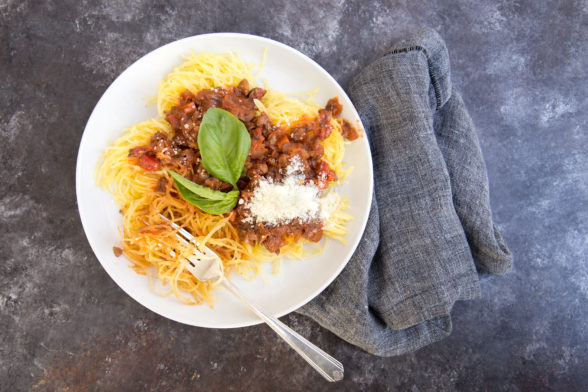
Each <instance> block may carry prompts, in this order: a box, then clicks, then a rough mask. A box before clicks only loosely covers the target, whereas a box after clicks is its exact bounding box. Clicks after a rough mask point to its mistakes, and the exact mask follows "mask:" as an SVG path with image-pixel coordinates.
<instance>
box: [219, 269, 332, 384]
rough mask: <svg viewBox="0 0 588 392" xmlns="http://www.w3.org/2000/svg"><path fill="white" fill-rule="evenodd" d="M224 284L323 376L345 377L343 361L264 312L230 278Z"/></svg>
mask: <svg viewBox="0 0 588 392" xmlns="http://www.w3.org/2000/svg"><path fill="white" fill-rule="evenodd" d="M223 284H224V285H225V287H226V288H227V289H229V291H231V292H232V293H233V294H234V295H235V296H236V297H237V298H239V299H240V300H241V301H242V302H243V303H244V304H246V305H247V306H248V307H249V309H251V310H252V311H253V312H254V313H255V314H257V315H258V316H259V317H260V318H261V319H262V320H263V321H265V322H266V324H267V325H269V326H270V327H271V329H273V330H274V331H275V332H276V333H277V334H278V335H280V337H281V338H282V339H284V340H285V341H286V343H288V344H289V345H290V347H292V348H293V349H294V350H296V352H297V353H298V354H300V356H302V358H304V359H305V360H306V362H308V363H309V364H310V365H311V366H312V367H313V368H314V369H315V370H316V371H317V372H319V373H320V374H321V376H323V377H324V378H325V379H327V380H328V381H339V380H342V379H343V364H341V362H339V361H337V360H336V359H335V358H333V357H331V356H330V355H329V354H327V353H326V352H324V351H323V350H321V349H320V348H318V347H317V346H315V345H314V344H312V343H310V342H309V341H308V340H306V339H305V338H303V337H302V336H300V335H299V334H298V333H296V332H295V331H294V330H292V329H291V328H290V327H288V326H287V325H286V324H284V323H282V322H281V321H280V320H278V319H277V318H275V317H274V316H272V315H270V314H268V313H266V312H264V311H263V310H262V309H261V308H260V307H259V305H257V304H255V303H254V302H252V301H250V300H249V299H248V298H247V297H246V296H245V294H244V293H243V292H242V291H241V290H240V289H239V288H238V287H237V286H235V285H234V284H233V283H232V282H231V281H230V280H229V279H224V280H223Z"/></svg>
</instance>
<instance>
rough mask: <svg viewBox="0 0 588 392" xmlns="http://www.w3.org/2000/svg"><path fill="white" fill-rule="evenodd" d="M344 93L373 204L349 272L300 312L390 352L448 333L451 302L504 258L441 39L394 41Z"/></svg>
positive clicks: (501, 266)
mask: <svg viewBox="0 0 588 392" xmlns="http://www.w3.org/2000/svg"><path fill="white" fill-rule="evenodd" d="M348 91H349V95H350V97H351V99H352V100H353V102H354V104H355V106H356V108H357V110H358V111H359V114H360V116H361V118H362V121H363V124H364V126H365V128H366V132H367V134H368V138H369V141H370V145H371V149H372V155H373V162H374V183H375V189H374V192H375V195H374V199H373V203H372V208H371V211H370V215H369V219H368V223H367V226H366V230H365V232H364V234H363V237H362V239H361V241H360V244H359V246H358V248H357V250H356V252H355V253H354V255H353V257H352V258H351V260H350V261H349V263H348V265H347V266H346V267H345V269H344V270H343V271H342V273H341V274H340V275H339V276H338V277H337V279H335V281H334V282H333V283H332V284H331V285H330V286H329V287H328V288H327V289H325V290H324V291H323V292H322V293H321V294H320V295H319V296H318V297H316V298H315V299H314V300H312V301H311V302H310V303H308V304H306V305H305V306H303V307H302V308H300V309H299V310H298V312H299V313H302V314H304V315H307V316H309V317H311V318H312V319H314V320H316V321H317V322H318V323H319V324H320V325H322V326H323V327H325V328H327V329H329V330H331V331H333V332H334V333H335V334H337V335H338V336H339V337H341V338H342V339H344V340H346V341H348V342H350V343H352V344H355V345H357V346H359V347H361V348H362V349H364V350H366V351H368V352H370V353H373V354H376V355H381V356H392V355H400V354H404V353H407V352H410V351H414V350H417V349H419V348H421V347H423V346H425V345H427V344H430V343H432V342H435V341H438V340H440V339H442V338H444V337H446V336H448V335H449V334H450V333H451V317H450V311H451V308H452V306H453V304H454V303H455V301H457V300H470V299H475V298H477V297H479V296H480V286H479V275H480V274H485V275H487V274H503V273H505V272H508V271H509V270H510V269H511V268H512V255H511V254H510V252H509V250H508V248H507V246H506V244H505V242H504V240H503V239H502V237H501V235H500V232H499V231H498V229H497V228H496V226H495V225H494V223H493V221H492V215H491V211H490V202H489V196H488V177H487V174H486V167H485V164H484V160H483V158H482V153H481V150H480V146H479V143H478V139H477V136H476V130H475V128H474V126H473V124H472V121H471V119H470V117H469V115H468V113H467V110H466V109H465V106H464V103H463V101H462V99H461V97H460V96H459V94H457V93H455V92H453V91H452V87H451V78H450V70H449V57H448V53H447V49H446V47H445V44H444V42H443V40H442V39H441V38H440V37H439V35H438V34H437V33H436V32H434V31H432V30H423V31H420V32H418V33H416V34H414V35H412V36H411V37H408V38H407V39H405V40H403V41H400V42H398V43H397V44H396V45H394V47H393V48H392V49H391V50H390V51H389V52H388V53H387V54H386V55H384V56H383V57H382V58H380V59H378V60H377V61H375V62H374V63H372V64H370V65H369V66H368V67H366V68H365V69H364V70H363V71H362V72H361V73H360V74H359V75H358V76H357V77H356V78H355V79H354V80H353V81H352V83H351V84H350V86H349V89H348Z"/></svg>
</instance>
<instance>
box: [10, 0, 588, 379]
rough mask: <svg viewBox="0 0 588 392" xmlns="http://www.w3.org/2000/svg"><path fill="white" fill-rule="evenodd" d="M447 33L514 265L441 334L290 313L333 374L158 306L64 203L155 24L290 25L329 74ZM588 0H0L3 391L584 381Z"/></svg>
mask: <svg viewBox="0 0 588 392" xmlns="http://www.w3.org/2000/svg"><path fill="white" fill-rule="evenodd" d="M424 25H428V26H431V27H433V28H436V29H437V30H438V31H439V32H440V33H441V35H442V36H443V37H444V38H445V39H446V41H447V46H448V48H449V51H450V55H451V61H452V68H453V80H454V82H455V86H456V88H457V89H458V90H460V91H461V92H462V93H463V97H464V100H465V102H466V103H467V105H468V106H469V109H470V113H471V115H472V117H473V119H474V122H475V123H476V124H477V126H478V127H479V136H480V139H481V145H482V149H483V151H484V154H485V157H486V162H487V166H488V170H489V176H490V188H491V197H492V206H493V209H494V215H495V219H496V222H497V223H498V225H499V226H500V228H501V229H502V230H503V233H504V237H505V238H506V240H507V241H508V243H509V245H510V247H511V249H512V251H513V253H514V254H515V257H516V261H515V263H516V264H515V269H514V271H513V272H512V273H511V274H509V275H507V276H504V277H501V278H495V279H492V280H487V281H484V282H483V283H482V292H483V297H482V299H481V300H478V301H474V302H468V303H458V304H457V305H456V306H455V308H454V312H453V315H454V318H453V320H454V332H453V334H452V335H451V336H450V337H449V338H448V339H446V340H444V341H442V342H439V343H436V344H433V345H431V346H429V347H426V348H424V349H422V350H420V351H418V352H416V353H414V354H411V355H405V356H402V357H397V358H378V357H374V356H371V355H368V354H366V353H364V352H362V351H359V350H358V349H356V348H355V347H353V346H350V345H349V344H346V343H345V342H343V341H341V340H339V339H338V338H337V337H336V336H334V335H333V334H331V333H330V332H328V331H325V330H323V329H321V328H320V327H319V326H318V325H316V324H315V323H314V322H312V321H310V320H308V319H306V318H304V317H302V316H299V315H290V316H287V317H285V318H284V321H285V322H287V323H288V324H289V325H291V326H292V327H294V328H295V329H296V330H298V331H299V332H301V333H302V334H303V335H305V336H307V337H309V338H310V339H311V340H312V341H314V342H316V343H317V344H318V345H319V346H321V347H324V348H325V349H326V350H327V351H329V352H331V353H332V354H333V355H334V356H335V357H337V358H339V359H340V360H341V361H342V362H343V363H344V364H345V369H346V374H345V380H344V381H343V382H342V383H338V384H334V385H333V384H327V383H325V382H323V380H322V379H321V378H320V376H318V375H317V374H315V372H314V371H313V370H312V369H311V368H310V367H309V366H307V365H306V363H305V362H304V361H303V360H302V359H300V358H299V357H298V356H297V355H296V354H295V353H294V352H293V351H291V350H290V349H289V348H288V347H287V346H286V345H285V344H283V343H281V342H280V341H279V340H278V339H277V337H276V336H274V334H273V332H272V331H271V330H270V329H269V328H267V327H265V326H256V327H251V328H245V329H236V330H209V329H202V328H192V327H188V326H185V325H181V324H178V323H175V322H173V321H169V320H166V319H164V318H162V317H160V316H158V315H156V314H154V313H152V312H150V311H148V310H147V309H145V308H143V307H142V306H140V305H139V304H137V303H136V302H134V301H133V300H132V299H131V298H130V297H128V296H127V295H126V294H125V293H123V292H122V291H121V290H120V289H119V288H118V287H117V286H116V285H115V284H114V282H113V281H112V280H111V279H110V278H109V277H108V276H107V275H106V273H105V272H104V271H103V269H102V267H101V266H100V264H99V262H98V261H97V259H96V257H95V256H94V254H93V253H92V251H91V249H90V247H89V245H88V243H87V241H86V238H85V235H84V233H83V231H82V227H81V224H80V219H79V216H78V212H77V207H76V196H75V183H74V172H75V163H76V154H77V148H78V144H79V141H80V138H81V136H82V131H83V129H84V126H85V123H86V121H87V119H88V117H89V115H90V113H91V111H92V108H93V107H94V105H95V104H96V102H97V101H98V99H99V98H100V96H101V95H102V93H103V92H104V90H105V89H106V88H107V86H108V85H109V84H110V83H111V82H112V81H113V80H114V78H115V77H116V76H117V75H118V74H119V73H120V72H122V71H123V70H124V69H125V68H126V67H127V66H129V65H130V64H131V63H133V62H134V61H135V60H137V59H138V58H139V57H141V56H142V55H144V54H146V53H148V52H149V51H151V50H153V49H155V48H157V47H159V46H160V45H162V44H165V43H167V42H170V41H173V40H176V39H179V38H182V37H186V36H190V35H195V34H201V33H208V32H218V31H238V32H245V33H251V34H258V35H262V36H265V37H269V38H273V39H276V40H278V41H281V42H284V43H286V44H288V45H291V46H293V47H294V48H297V49H299V50H300V51H302V52H303V53H305V54H306V55H308V56H310V57H311V58H313V59H315V60H316V61H317V62H318V63H320V64H321V65H322V66H323V67H324V68H326V69H327V71H329V72H330V73H331V74H332V75H333V76H334V77H335V78H336V79H337V80H338V81H339V82H340V83H341V84H342V85H343V86H345V85H346V83H347V82H348V81H349V80H350V78H351V77H352V76H353V75H354V74H356V73H357V72H358V71H359V70H360V69H361V68H362V67H363V66H364V65H365V64H367V63H368V62H370V61H371V60H372V59H374V58H376V57H377V56H378V55H380V54H382V53H383V52H384V51H385V50H386V48H387V47H388V46H389V45H390V43H391V42H392V41H393V40H394V39H396V38H398V37H400V36H401V35H402V33H403V32H405V31H407V30H412V29H416V28H418V27H419V26H424ZM587 32H588V3H587V2H586V1H480V2H478V1H474V0H462V1H430V2H423V1H399V2H364V1H343V0H340V1H308V2H306V1H304V2H302V1H301V2H293V1H289V0H281V1H275V2H267V3H266V2H264V1H263V0H251V1H248V2H241V1H237V0H228V1H224V2H215V1H195V0H190V1H188V0H186V1H169V0H168V1H148V0H144V1H112V2H109V1H73V0H72V1H70V2H65V1H22V0H14V1H10V0H8V1H7V0H1V1H0V75H1V84H0V90H1V94H0V154H1V155H0V163H1V164H0V179H1V187H0V232H1V233H2V234H1V235H2V241H1V243H0V390H2V391H24V390H31V389H32V390H38V391H44V390H47V391H54V390H64V391H65V390H67V391H79V390H100V391H139V390H154V391H191V390H208V391H220V390H260V391H265V390H267V391H296V390H309V391H329V390H330V391H359V390H366V391H384V390H390V391H392V390H400V391H404V390H409V391H427V390H463V391H473V390H491V391H502V390H504V391H517V390H526V391H541V390H562V391H563V390H566V391H573V390H578V391H579V390H587V389H588V350H587V346H588V262H587V259H588V256H587V254H588V187H587V186H588V134H587V125H588V124H587V120H588V115H587V112H588V102H587V96H588V83H587V82H586V78H587V76H588V75H587V72H586V69H587V68H588V61H587V58H588V55H587V54H588V45H587V38H588V37H587Z"/></svg>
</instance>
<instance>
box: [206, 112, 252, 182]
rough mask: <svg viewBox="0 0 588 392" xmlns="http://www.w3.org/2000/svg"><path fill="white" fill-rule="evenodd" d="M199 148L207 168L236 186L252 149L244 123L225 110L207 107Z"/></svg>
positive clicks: (219, 177) (220, 178)
mask: <svg viewBox="0 0 588 392" xmlns="http://www.w3.org/2000/svg"><path fill="white" fill-rule="evenodd" d="M198 148H199V149H200V155H201V156H202V165H203V166H204V168H205V169H206V171H207V172H208V173H210V174H211V175H213V176H215V177H216V178H218V179H219V180H222V181H224V182H228V183H229V184H231V185H233V187H234V188H235V189H237V181H238V180H239V178H240V177H241V173H242V172H243V167H244V166H245V160H246V159H247V155H249V149H250V148H251V136H250V135H249V132H248V131H247V128H245V125H244V124H243V123H242V122H241V121H240V120H239V119H238V118H237V117H235V116H233V115H232V114H231V113H229V112H227V111H226V110H223V109H219V108H210V109H208V110H207V111H206V113H205V114H204V116H203V117H202V122H201V123H200V129H199V131H198Z"/></svg>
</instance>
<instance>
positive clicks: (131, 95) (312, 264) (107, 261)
mask: <svg viewBox="0 0 588 392" xmlns="http://www.w3.org/2000/svg"><path fill="white" fill-rule="evenodd" d="M265 48H267V49H268V51H267V60H266V63H265V68H264V72H263V75H262V78H265V79H267V81H268V82H269V84H270V86H271V88H272V89H275V90H279V91H283V92H287V93H296V92H303V91H308V90H312V89H315V88H317V87H318V88H319V89H320V90H319V93H318V95H317V96H316V102H318V103H320V104H324V103H326V102H327V100H328V99H329V98H331V97H334V96H337V97H339V100H340V102H341V103H342V104H343V108H344V111H343V117H344V118H346V119H348V120H350V121H351V122H352V123H356V121H358V122H359V121H360V119H359V116H358V114H357V112H356V111H355V109H354V107H353V105H352V103H351V101H350V100H349V98H348V97H347V95H346V94H345V92H344V91H343V89H342V88H341V87H340V86H339V84H337V82H336V81H335V79H333V78H332V77H331V76H330V75H329V74H328V73H327V72H326V71H325V70H324V69H322V68H321V67H320V66H319V65H318V64H317V63H315V62H314V61H312V60H311V59H309V58H308V57H306V56H305V55H303V54H302V53H300V52H298V51H296V50H295V49H292V48H290V47H288V46H286V45H284V44H281V43H279V42H276V41H272V40H270V39H267V38H262V37H257V36H252V35H245V34H234V33H219V34H206V35H198V36H194V37H189V38H185V39H181V40H179V41H175V42H172V43H170V44H167V45H165V46H162V47H160V48H158V49H156V50H154V51H153V52H151V53H149V54H147V55H145V56H143V57H142V58H141V59H139V60H138V61H136V62H135V63H134V64H133V65H131V66H130V67H129V68H127V69H126V70H125V71H124V72H123V73H122V74H121V75H120V76H119V77H118V78H117V79H116V80H115V81H114V82H113V83H112V85H111V86H110V87H109V88H108V89H107V90H106V92H105V93H104V95H103V96H102V98H101V99H100V101H98V104H97V105H96V107H95V108H94V111H93V112H92V115H91V116H90V119H89V120H88V124H87V125H86V129H85V130H84V134H83V136H82V141H81V143H80V149H79V152H78V161H77V168H76V192H77V198H78V207H79V211H80V216H81V219H82V224H83V226H84V230H85V232H86V236H87V237H88V241H89V242H90V245H91V246H92V249H93V250H94V253H95V254H96V256H97V257H98V260H100V263H102V266H103V267H104V269H105V270H106V272H107V273H108V274H109V275H110V277H112V279H114V281H115V282H116V283H117V284H118V285H119V286H120V287H121V288H122V289H123V290H124V291H126V292H127V294H129V295H130V296H131V297H132V298H134V299H135V300H136V301H138V302H139V303H140V304H142V305H144V306H145V307H147V308H148V309H151V310H152V311H154V312H156V313H158V314H160V315H162V316H164V317H167V318H170V319H172V320H175V321H179V322H182V323H185V324H190V325H195V326H201V327H209V328H232V327H243V326H248V325H253V324H258V323H260V320H259V319H258V318H257V317H256V316H255V315H254V314H253V313H251V312H250V311H249V310H248V309H247V308H246V307H245V306H244V305H243V304H241V303H240V302H239V301H238V300H237V299H236V298H234V297H233V296H232V295H231V294H230V293H229V292H227V291H226V290H217V291H216V292H215V302H214V308H213V309H211V308H210V307H209V306H208V305H207V304H204V305H200V306H189V305H183V304H181V303H180V302H179V301H178V300H176V298H175V297H174V296H173V295H172V296H170V297H165V298H164V297H161V296H159V295H158V294H156V293H155V292H153V291H151V289H150V285H149V281H148V278H147V277H145V276H142V275H138V274H137V273H135V272H134V271H133V270H132V269H131V268H129V265H130V262H129V261H128V260H127V259H126V258H125V257H123V256H121V257H119V258H116V257H115V256H114V254H113V252H112V247H113V245H115V244H117V243H119V242H120V237H119V234H118V231H117V227H119V226H120V225H121V221H122V219H121V215H120V214H119V212H118V207H117V206H116V205H115V203H114V201H113V199H112V197H111V196H110V194H109V193H107V192H106V191H104V190H102V189H101V188H98V187H97V186H96V184H95V182H94V171H95V168H96V164H97V162H98V158H99V156H100V155H101V154H102V153H103V152H104V150H105V149H106V147H107V144H108V142H112V141H114V140H116V139H117V138H118V137H119V136H121V135H122V133H123V131H124V130H125V129H126V128H127V127H128V126H130V125H132V124H134V123H137V122H139V121H143V120H146V119H149V118H153V117H157V110H156V107H155V106H156V105H151V106H148V107H146V106H145V97H151V96H155V95H156V94H157V86H158V83H159V82H160V81H161V80H162V79H163V77H164V76H166V75H167V74H168V73H169V72H171V71H172V70H173V68H175V67H176V66H178V65H179V64H180V63H181V62H182V58H181V55H182V54H186V53H189V52H190V50H194V51H195V52H215V53H225V52H238V53H240V54H241V56H242V58H243V59H244V60H245V61H246V62H253V63H260V62H261V58H262V54H263V51H264V49H265ZM359 123H360V122H359ZM345 160H346V162H349V163H351V164H352V165H353V166H354V167H355V169H354V171H353V172H352V174H351V175H350V176H349V178H348V179H347V181H346V183H345V184H344V186H342V187H341V189H340V192H341V193H343V194H344V195H346V196H348V197H349V199H350V200H351V209H350V213H351V214H352V215H353V216H354V217H355V220H353V221H352V222H350V224H349V225H348V233H347V241H348V244H347V245H343V244H340V243H339V242H336V241H329V242H328V245H327V248H326V250H325V251H324V253H323V254H321V255H320V256H317V257H313V258H310V259H306V260H295V261H290V260H285V261H284V264H283V268H282V274H281V275H280V276H275V275H272V273H271V268H270V266H269V265H268V266H267V268H266V272H267V273H266V275H267V284H266V283H265V282H264V279H263V278H261V277H259V278H258V279H256V280H255V281H246V280H244V279H243V278H241V277H239V276H234V278H233V281H234V282H235V283H236V284H238V285H239V287H241V288H242V289H243V290H244V291H245V292H246V293H247V294H248V295H249V296H250V297H251V298H252V299H253V300H254V301H255V302H257V303H259V304H260V305H262V306H263V307H264V308H265V309H267V310H268V311H269V312H270V313H272V314H274V315H276V316H278V317H279V316H283V315H285V314H287V313H289V312H292V311H293V310H296V309H297V308H299V307H300V306H302V305H304V304H305V303H307V302H308V301H310V300H311V299H312V298H314V297H315V296H316V295H318V294H319V293H320V292H321V291H322V290H323V289H325V288H326V287H327V286H328V285H329V283H331V282H332V281H333V279H335V277H336V276H337V275H338V274H339V273H340V272H341V270H342V269H343V267H345V264H347V261H348V260H349V258H350V257H351V255H352V254H353V251H354V250H355V248H356V247H357V244H358V243H359V240H360V237H361V235H362V233H363V231H364V229H365V225H366V222H367V216H368V213H369V208H370V203H371V197H372V188H373V180H372V178H373V175H372V160H371V154H370V149H369V145H368V140H367V138H366V137H361V138H359V139H357V140H356V141H354V142H353V143H351V144H349V145H348V147H347V153H346V156H345Z"/></svg>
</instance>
